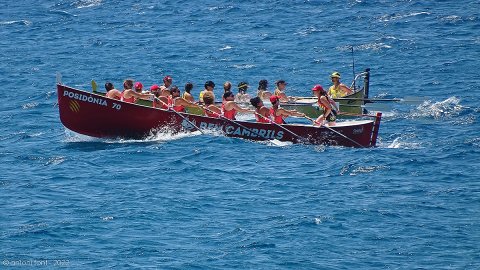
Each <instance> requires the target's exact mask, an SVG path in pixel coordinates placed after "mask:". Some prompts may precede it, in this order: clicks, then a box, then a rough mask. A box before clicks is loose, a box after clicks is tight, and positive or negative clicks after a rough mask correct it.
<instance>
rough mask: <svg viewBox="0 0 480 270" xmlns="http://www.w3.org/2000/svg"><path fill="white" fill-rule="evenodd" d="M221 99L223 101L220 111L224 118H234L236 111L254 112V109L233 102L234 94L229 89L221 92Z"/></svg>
mask: <svg viewBox="0 0 480 270" xmlns="http://www.w3.org/2000/svg"><path fill="white" fill-rule="evenodd" d="M223 100H224V101H225V102H224V103H223V104H222V111H223V116H224V117H225V118H228V119H231V120H235V116H236V115H237V112H251V113H254V112H255V111H254V110H250V109H245V108H242V107H240V106H238V104H237V103H236V102H235V95H234V94H233V93H232V92H230V91H228V92H225V93H224V94H223Z"/></svg>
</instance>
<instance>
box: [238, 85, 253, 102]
mask: <svg viewBox="0 0 480 270" xmlns="http://www.w3.org/2000/svg"><path fill="white" fill-rule="evenodd" d="M247 89H248V83H247V82H240V83H239V84H238V94H237V95H236V96H235V101H236V102H248V101H249V100H250V98H251V97H250V95H249V94H247Z"/></svg>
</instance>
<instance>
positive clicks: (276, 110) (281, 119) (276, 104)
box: [270, 96, 305, 124]
mask: <svg viewBox="0 0 480 270" xmlns="http://www.w3.org/2000/svg"><path fill="white" fill-rule="evenodd" d="M270 102H271V103H272V107H271V108H270V115H271V117H272V118H273V122H275V123H277V124H286V122H285V118H286V117H288V116H298V117H305V114H304V113H300V112H297V111H296V110H285V109H284V108H280V97H278V96H271V97H270Z"/></svg>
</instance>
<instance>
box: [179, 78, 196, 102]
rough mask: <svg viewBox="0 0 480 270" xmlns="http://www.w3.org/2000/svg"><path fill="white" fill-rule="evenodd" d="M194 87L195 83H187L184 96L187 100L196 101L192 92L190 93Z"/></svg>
mask: <svg viewBox="0 0 480 270" xmlns="http://www.w3.org/2000/svg"><path fill="white" fill-rule="evenodd" d="M192 89H193V83H191V82H187V83H186V84H185V92H183V95H182V98H184V99H185V100H186V101H189V102H192V103H193V102H195V99H194V98H193V96H192V94H191V93H190V92H191V91H192Z"/></svg>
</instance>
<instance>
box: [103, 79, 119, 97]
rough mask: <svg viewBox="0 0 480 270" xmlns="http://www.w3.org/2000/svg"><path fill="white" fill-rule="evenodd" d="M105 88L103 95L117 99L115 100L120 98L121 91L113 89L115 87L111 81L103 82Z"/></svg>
mask: <svg viewBox="0 0 480 270" xmlns="http://www.w3.org/2000/svg"><path fill="white" fill-rule="evenodd" d="M105 90H107V93H106V94H105V96H106V97H108V98H112V99H117V100H120V99H121V98H122V92H120V91H118V90H117V89H115V87H114V86H113V84H112V83H111V82H106V83H105Z"/></svg>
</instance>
